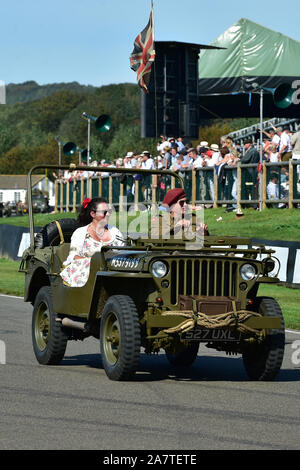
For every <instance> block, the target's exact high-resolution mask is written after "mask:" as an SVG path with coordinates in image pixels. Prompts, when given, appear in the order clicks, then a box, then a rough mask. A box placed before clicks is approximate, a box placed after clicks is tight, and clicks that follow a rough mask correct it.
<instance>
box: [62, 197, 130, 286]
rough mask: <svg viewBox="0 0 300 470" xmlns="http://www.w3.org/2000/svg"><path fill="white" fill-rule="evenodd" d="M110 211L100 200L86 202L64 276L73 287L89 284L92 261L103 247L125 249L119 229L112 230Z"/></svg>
mask: <svg viewBox="0 0 300 470" xmlns="http://www.w3.org/2000/svg"><path fill="white" fill-rule="evenodd" d="M109 215H110V210H109V208H108V204H107V202H106V200H105V199H103V198H100V197H96V198H93V199H90V198H87V199H85V200H84V201H83V204H82V207H81V211H80V213H79V216H78V222H79V228H78V229H77V230H75V232H74V233H73V235H72V238H71V244H70V252H69V256H68V258H67V259H66V261H65V262H64V263H63V264H64V266H65V268H64V269H63V270H62V271H61V273H60V275H61V277H62V279H63V281H64V284H65V285H67V286H69V287H82V286H84V285H85V284H86V282H87V280H88V277H89V273H90V263H91V257H92V256H93V254H94V253H96V252H97V251H101V249H102V247H103V246H107V245H111V246H122V245H124V244H125V240H124V238H123V236H122V233H121V232H120V230H119V229H118V228H117V227H113V226H109V225H108V224H107V223H108V219H109Z"/></svg>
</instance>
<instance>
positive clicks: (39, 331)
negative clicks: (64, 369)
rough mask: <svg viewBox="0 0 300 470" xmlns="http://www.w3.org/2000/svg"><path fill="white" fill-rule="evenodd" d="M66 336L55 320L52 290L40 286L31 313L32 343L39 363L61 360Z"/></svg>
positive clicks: (52, 362)
mask: <svg viewBox="0 0 300 470" xmlns="http://www.w3.org/2000/svg"><path fill="white" fill-rule="evenodd" d="M67 341H68V336H67V335H66V334H65V333H64V332H63V330H62V328H61V324H60V323H58V322H57V321H56V314H55V312H54V311H53V303H52V292H51V288H50V287H48V286H44V287H42V288H41V289H40V290H39V292H38V294H37V296H36V299H35V302H34V308H33V313H32V344H33V350H34V353H35V356H36V358H37V360H38V362H39V363H40V364H44V365H56V364H59V363H60V362H61V360H62V359H63V357H64V354H65V351H66V347H67Z"/></svg>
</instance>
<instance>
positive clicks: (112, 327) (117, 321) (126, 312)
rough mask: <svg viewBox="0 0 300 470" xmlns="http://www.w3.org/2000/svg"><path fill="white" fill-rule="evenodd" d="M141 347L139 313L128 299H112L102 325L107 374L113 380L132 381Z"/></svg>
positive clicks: (107, 306)
mask: <svg viewBox="0 0 300 470" xmlns="http://www.w3.org/2000/svg"><path fill="white" fill-rule="evenodd" d="M140 347H141V333H140V323H139V317H138V312H137V309H136V306H135V303H134V302H133V300H132V298H131V297H129V296H127V295H113V296H111V297H110V298H109V299H108V300H107V302H106V304H105V306H104V309H103V312H102V316H101V324H100V351H101V358H102V364H103V367H104V370H105V372H106V374H107V376H108V377H109V378H110V379H111V380H128V379H130V378H132V376H133V375H134V374H135V372H136V370H137V367H138V363H139V358H140Z"/></svg>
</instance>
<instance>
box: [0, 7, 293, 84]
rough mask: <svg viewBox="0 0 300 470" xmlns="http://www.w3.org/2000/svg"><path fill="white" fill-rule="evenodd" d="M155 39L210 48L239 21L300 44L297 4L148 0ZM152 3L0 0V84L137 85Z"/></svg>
mask: <svg viewBox="0 0 300 470" xmlns="http://www.w3.org/2000/svg"><path fill="white" fill-rule="evenodd" d="M153 3H154V27H155V39H156V40H157V41H182V42H190V43H199V44H210V43H211V42H212V41H214V40H215V39H216V38H217V37H218V36H219V35H220V34H222V33H223V32H224V31H225V30H226V29H227V28H229V27H230V26H231V25H232V24H234V23H235V22H237V21H238V20H239V19H240V18H247V19H248V20H251V21H254V22H256V23H259V24H260V25H262V26H265V27H267V28H270V29H272V30H274V31H278V32H281V33H282V34H284V35H287V36H289V37H291V38H293V39H295V40H297V41H299V42H300V28H299V17H300V15H299V12H300V2H299V0H289V2H282V1H281V0H280V1H279V0H273V1H272V2H267V1H265V0H251V1H250V2H242V1H241V0H227V1H226V2H224V0H223V1H222V0H184V1H182V2H179V1H178V0H153ZM150 10H151V0H127V1H125V0H85V1H84V0H51V1H48V0H47V1H46V0H11V1H7V0H0V21H1V27H0V81H2V82H4V83H5V84H8V83H23V82H25V81H28V80H34V81H36V82H37V83H39V84H40V85H43V84H47V83H61V82H72V81H77V82H78V83H80V84H83V85H94V86H102V85H108V84H110V83H124V82H130V83H136V74H135V73H134V72H133V71H132V70H131V69H130V67H129V56H130V54H131V52H132V49H133V43H134V39H135V37H136V36H137V34H138V33H140V32H141V31H142V29H143V28H144V27H145V26H146V24H147V22H148V19H149V14H150Z"/></svg>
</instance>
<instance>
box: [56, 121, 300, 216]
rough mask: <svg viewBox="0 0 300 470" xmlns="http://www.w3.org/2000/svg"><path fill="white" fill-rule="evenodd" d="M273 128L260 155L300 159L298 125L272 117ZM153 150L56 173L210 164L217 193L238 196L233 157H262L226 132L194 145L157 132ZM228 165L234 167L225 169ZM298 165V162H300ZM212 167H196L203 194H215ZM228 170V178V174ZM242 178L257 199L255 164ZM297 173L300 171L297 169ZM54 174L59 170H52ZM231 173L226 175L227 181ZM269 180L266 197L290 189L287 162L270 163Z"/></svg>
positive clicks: (68, 177)
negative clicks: (214, 140) (292, 127)
mask: <svg viewBox="0 0 300 470" xmlns="http://www.w3.org/2000/svg"><path fill="white" fill-rule="evenodd" d="M270 125H271V127H272V129H271V130H270V131H269V132H267V131H263V132H264V136H265V137H264V139H263V152H262V153H263V160H265V161H267V162H271V163H274V164H276V163H278V162H284V161H288V160H289V159H290V158H299V159H300V126H299V132H297V133H296V134H294V135H292V134H291V132H290V130H289V128H288V127H284V128H282V127H278V128H275V127H274V126H273V125H272V123H270ZM156 150H157V152H156V155H155V156H152V155H151V154H150V152H148V151H147V150H144V151H142V152H133V151H129V152H127V153H126V154H125V155H124V156H123V157H120V158H117V159H116V160H114V161H107V160H101V161H95V160H93V161H92V162H91V163H90V166H92V167H93V166H95V167H98V166H101V167H107V168H111V172H101V170H99V169H96V168H95V171H91V170H90V169H89V170H87V169H86V168H85V166H86V163H83V162H81V163H79V166H81V167H82V169H81V170H76V171H71V170H66V171H65V172H64V174H62V175H60V176H59V178H60V179H61V181H63V182H64V183H66V182H67V181H75V182H76V181H79V180H81V179H86V178H90V177H93V176H101V177H108V176H109V173H113V172H114V168H132V169H135V168H138V169H140V168H141V169H147V170H152V169H160V170H172V171H175V172H179V173H180V172H183V173H184V170H199V169H201V168H214V171H215V172H216V174H217V177H218V185H219V188H220V195H219V198H220V199H222V198H223V199H227V200H228V199H229V200H230V199H231V200H233V201H236V199H237V170H236V167H237V163H238V162H239V161H240V162H241V163H243V164H253V163H255V164H257V165H259V162H260V154H259V148H258V146H257V145H256V144H255V143H254V142H253V141H252V140H251V139H249V140H245V141H244V142H243V146H241V145H238V144H235V143H234V142H233V140H232V139H231V138H230V137H229V136H224V137H221V139H220V141H219V142H218V143H208V142H206V141H201V142H199V144H198V145H197V146H196V147H192V145H191V143H190V142H188V143H184V140H183V139H182V138H181V137H177V138H175V137H169V138H168V137H166V136H160V140H159V142H158V143H157V149H156ZM228 167H232V171H230V172H228V171H225V170H226V169H228ZM298 168H300V165H299V166H298ZM214 171H211V172H199V178H200V193H201V199H202V200H205V199H210V200H214V181H213V180H214ZM229 174H230V178H228V175H229ZM245 174H246V177H245V178H244V185H245V188H244V189H245V193H246V196H245V197H246V199H251V198H252V199H256V198H257V193H258V180H259V168H252V169H249V170H248V171H245ZM298 175H299V173H298ZM54 176H56V177H57V175H54ZM229 179H230V181H229ZM268 180H269V184H268V187H267V197H268V198H269V199H273V198H274V199H280V198H282V197H287V194H288V189H289V188H288V184H289V182H288V171H287V168H286V167H276V168H271V172H270V173H269V178H268ZM236 207H237V206H236V204H232V205H230V206H229V209H230V210H236Z"/></svg>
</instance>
